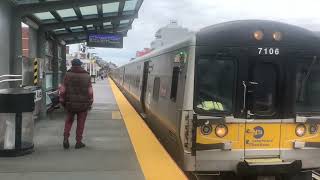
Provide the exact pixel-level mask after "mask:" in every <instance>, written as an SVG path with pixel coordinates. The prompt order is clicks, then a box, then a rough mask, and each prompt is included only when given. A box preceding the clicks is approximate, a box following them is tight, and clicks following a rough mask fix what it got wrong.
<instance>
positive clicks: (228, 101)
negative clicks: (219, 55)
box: [195, 57, 235, 113]
mask: <svg viewBox="0 0 320 180" xmlns="http://www.w3.org/2000/svg"><path fill="white" fill-rule="evenodd" d="M234 74H235V65H234V62H233V61H231V60H217V59H214V58H210V57H209V58H200V59H199V60H198V61H197V75H196V78H197V80H196V87H195V89H196V91H197V95H196V96H195V99H196V100H195V106H196V107H195V110H196V111H197V112H198V113H210V112H230V111H231V110H232V103H233V101H232V97H233V86H234Z"/></svg>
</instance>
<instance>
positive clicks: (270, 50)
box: [258, 48, 280, 56]
mask: <svg viewBox="0 0 320 180" xmlns="http://www.w3.org/2000/svg"><path fill="white" fill-rule="evenodd" d="M258 51H259V55H276V56H277V55H279V54H280V49H279V48H258Z"/></svg>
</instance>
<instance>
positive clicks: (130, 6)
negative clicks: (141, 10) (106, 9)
mask: <svg viewBox="0 0 320 180" xmlns="http://www.w3.org/2000/svg"><path fill="white" fill-rule="evenodd" d="M137 1H138V0H129V1H126V3H125V4H124V8H123V11H133V10H135V8H136V5H137Z"/></svg>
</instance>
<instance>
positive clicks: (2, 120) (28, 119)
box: [0, 88, 35, 157]
mask: <svg viewBox="0 0 320 180" xmlns="http://www.w3.org/2000/svg"><path fill="white" fill-rule="evenodd" d="M34 107H35V103H34V92H32V91H31V90H27V89H23V88H12V89H1V90H0V157H15V156H22V155H25V154H29V153H32V152H33V148H34V144H33V136H34V119H33V111H34Z"/></svg>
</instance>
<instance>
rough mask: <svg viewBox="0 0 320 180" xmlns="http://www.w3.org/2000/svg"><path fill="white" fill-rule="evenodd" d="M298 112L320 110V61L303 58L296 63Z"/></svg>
mask: <svg viewBox="0 0 320 180" xmlns="http://www.w3.org/2000/svg"><path fill="white" fill-rule="evenodd" d="M296 106H297V107H296V109H297V112H320V62H319V60H303V61H300V62H298V63H297V65H296Z"/></svg>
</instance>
